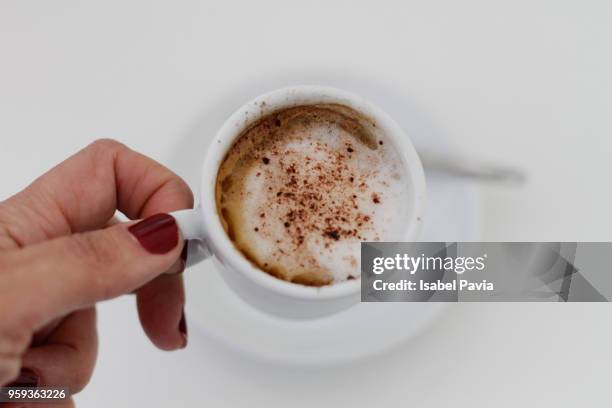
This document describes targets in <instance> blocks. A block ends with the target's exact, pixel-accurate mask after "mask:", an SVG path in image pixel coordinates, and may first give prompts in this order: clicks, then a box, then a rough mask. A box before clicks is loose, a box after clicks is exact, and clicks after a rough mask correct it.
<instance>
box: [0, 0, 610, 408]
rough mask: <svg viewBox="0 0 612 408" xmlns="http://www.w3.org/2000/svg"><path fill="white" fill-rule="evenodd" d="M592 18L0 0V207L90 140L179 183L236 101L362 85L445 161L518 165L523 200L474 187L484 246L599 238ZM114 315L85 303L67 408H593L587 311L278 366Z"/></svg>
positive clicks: (598, 78)
mask: <svg viewBox="0 0 612 408" xmlns="http://www.w3.org/2000/svg"><path fill="white" fill-rule="evenodd" d="M611 21H612V3H610V2H609V1H607V0H602V1H596V0H592V1H584V2H577V1H559V0H557V1H552V0H551V1H542V0H529V1H527V0H517V1H512V2H492V1H484V0H483V1H475V0H464V1H450V0H434V1H431V0H428V1H412V2H411V1H397V2H392V1H368V2H357V1H308V2H306V1H304V2H297V1H293V2H290V1H268V0H259V1H252V2H251V1H242V2H231V1H221V0H213V1H195V0H182V1H172V2H170V1H144V0H143V1H131V0H120V1H119V0H112V1H100V2H92V1H77V0H74V1H68V0H55V1H45V0H40V1H30V0H0V171H1V172H2V174H3V176H2V182H1V183H0V199H1V198H5V197H7V196H9V195H10V194H12V193H14V192H16V191H17V190H19V189H20V188H22V187H24V186H25V185H27V184H28V183H29V182H30V181H31V180H32V179H33V178H34V177H36V176H37V175H38V174H40V173H41V172H43V171H44V170H46V169H48V168H49V167H50V166H52V165H53V164H54V163H57V162H58V161H60V160H62V159H63V158H65V157H66V156H67V155H69V154H70V153H72V152H74V151H76V150H77V149H79V148H81V147H82V146H84V145H86V144H87V143H88V142H90V141H92V140H94V139H96V138H100V137H113V138H116V139H119V140H121V141H123V142H125V143H127V144H128V145H130V146H131V147H133V148H135V149H137V150H140V151H142V152H144V153H145V154H148V155H150V156H152V157H154V158H156V159H158V160H160V161H162V162H164V163H166V164H170V165H174V167H175V168H176V170H177V171H178V172H179V173H181V174H184V173H185V172H187V167H185V166H187V165H185V166H182V165H181V164H180V163H177V162H176V161H173V160H175V158H174V156H173V155H176V151H177V150H176V149H177V146H178V145H179V144H180V143H181V141H182V143H184V142H185V140H187V138H188V137H190V135H193V134H194V132H196V133H197V131H198V130H199V129H206V131H212V129H215V128H216V127H217V126H218V125H219V122H218V121H219V120H221V119H222V118H223V117H224V116H225V115H227V114H229V113H230V111H231V109H229V106H232V104H234V103H240V102H244V98H245V95H246V96H247V97H249V96H255V95H256V94H258V93H260V92H262V91H266V90H269V89H268V88H267V87H264V84H269V83H274V84H278V85H282V84H285V83H290V82H296V81H298V82H307V83H308V82H309V83H313V82H324V81H329V78H335V79H334V81H335V83H336V84H340V85H342V86H343V87H344V88H346V89H348V90H351V89H356V88H360V87H362V86H363V85H362V83H363V82H368V83H369V84H371V88H372V89H373V90H374V91H373V92H372V93H371V95H367V96H368V97H370V98H371V99H373V100H374V102H377V103H379V104H380V105H381V106H382V107H383V108H388V109H389V107H391V106H393V108H390V113H391V114H392V115H393V116H396V117H397V116H398V115H399V116H402V115H411V117H408V118H406V117H403V120H404V121H412V120H414V122H415V123H427V124H428V125H427V128H428V129H436V132H437V133H438V134H439V135H443V137H445V138H447V139H449V140H451V141H452V142H453V145H454V146H455V147H456V149H457V151H459V152H462V153H464V154H471V155H473V156H476V157H485V158H489V159H491V160H493V161H503V162H507V163H514V164H517V165H519V166H520V167H522V168H524V169H525V170H526V171H527V172H528V174H529V176H530V178H529V183H528V184H527V185H526V186H525V187H523V188H518V189H517V188H513V189H508V188H502V187H495V186H490V187H486V188H485V189H484V192H483V195H484V200H485V201H484V223H483V231H482V235H483V238H484V239H485V240H551V241H576V240H593V241H598V240H601V241H606V240H608V241H609V240H611V238H612V233H611V231H610V227H611V226H612V222H611V221H612V216H611V215H610V207H611V205H610V204H611V201H612V200H611V199H612V194H611V188H610V181H609V175H610V174H611V170H612V120H611V118H612V102H611V99H610V95H611V94H612V79H611V78H612V75H611V74H610V73H611V72H612V52H611V50H612V24H611V23H610V22H611ZM324 78H326V79H325V80H324ZM376 90H383V91H380V92H376ZM384 90H388V92H386V91H384ZM385 95H387V96H385ZM388 95H402V97H403V98H404V99H403V100H407V101H410V106H409V107H408V106H407V108H406V111H403V110H402V109H401V108H400V107H398V106H397V104H393V103H391V102H390V101H389V100H388V97H389V96H388ZM236 106H237V105H236ZM234 107H235V106H234ZM417 128H418V127H417ZM430 133H432V132H431V131H430ZM198 154H199V153H198ZM198 154H196V153H194V154H192V155H190V157H187V158H186V159H185V162H189V163H191V162H193V161H194V160H197V157H198ZM194 165H195V164H194ZM189 181H190V182H191V183H193V182H194V180H189ZM133 302H134V300H133V298H131V297H125V298H122V299H118V300H115V301H111V302H107V303H105V304H103V305H100V307H99V312H100V316H99V320H100V324H99V326H100V333H101V346H100V356H99V361H98V368H97V371H96V373H95V375H94V377H93V379H92V382H91V385H90V386H89V387H88V388H87V389H86V390H85V391H84V392H83V393H82V394H80V395H79V396H78V397H77V403H78V404H79V405H80V406H86V407H107V406H150V407H158V406H159V407H165V406H188V405H189V406H194V405H196V404H197V405H198V406H200V405H201V406H206V407H218V406H249V407H252V406H266V407H275V406H279V407H284V406H287V405H289V404H290V405H291V406H293V407H312V406H318V405H320V404H324V405H326V406H327V405H329V406H331V405H338V406H355V407H357V406H364V407H365V406H371V405H373V404H377V405H380V406H384V405H389V406H391V405H398V404H401V405H406V404H408V403H410V404H411V406H416V407H438V406H451V405H452V406H456V407H490V406H497V407H516V406H555V407H573V406H577V405H580V406H585V405H586V406H609V405H610V404H611V403H612V389H611V388H610V386H609V384H608V383H609V381H608V377H609V369H608V363H609V360H610V358H611V357H612V353H610V344H612V330H611V329H610V326H611V324H612V322H611V320H612V319H610V314H611V308H610V306H609V305H607V304H593V305H587V304H569V305H562V304H459V305H453V307H451V310H450V312H449V313H448V314H447V315H446V316H445V317H443V318H442V319H441V320H440V321H439V322H438V323H436V324H435V325H434V326H433V327H432V328H431V329H430V330H428V331H427V332H426V333H424V334H423V335H421V336H420V337H418V338H417V339H416V340H415V341H413V342H411V343H409V344H406V345H405V347H403V348H402V349H400V350H396V351H394V352H393V353H392V354H388V355H386V356H382V357H379V358H377V359H376V360H374V361H365V362H358V363H355V364H351V365H347V366H341V367H332V368H324V369H296V368H288V367H276V366H271V365H267V364H264V363H259V362H255V361H252V360H250V359H248V358H245V357H243V356H240V355H236V354H232V353H231V352H229V351H227V350H226V349H225V348H224V347H222V346H220V345H218V344H215V343H213V342H211V341H210V340H207V339H205V338H201V337H198V336H196V335H194V336H192V338H191V339H190V340H191V343H190V347H189V348H188V349H187V350H185V351H180V352H173V353H164V352H161V351H158V350H156V349H155V348H154V347H153V346H151V345H150V344H149V343H148V341H147V340H146V338H145V336H144V335H143V334H142V332H141V330H140V328H139V326H138V321H137V317H136V312H135V308H134V307H133ZM0 312H2V313H3V312H5V311H0ZM364 346H365V347H367V345H364Z"/></svg>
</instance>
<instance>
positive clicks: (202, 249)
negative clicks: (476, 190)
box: [172, 86, 425, 318]
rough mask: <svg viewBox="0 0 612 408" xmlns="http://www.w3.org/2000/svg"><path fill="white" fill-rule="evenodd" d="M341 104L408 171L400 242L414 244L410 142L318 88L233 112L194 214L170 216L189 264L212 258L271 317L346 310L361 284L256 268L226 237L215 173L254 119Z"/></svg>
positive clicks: (218, 138) (298, 89)
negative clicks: (292, 277)
mask: <svg viewBox="0 0 612 408" xmlns="http://www.w3.org/2000/svg"><path fill="white" fill-rule="evenodd" d="M329 103H334V104H341V105H345V106H347V107H350V108H351V109H353V110H355V111H357V112H359V113H360V114H362V115H364V116H365V117H368V118H370V119H372V120H373V121H374V122H375V123H376V126H377V128H378V129H379V130H381V132H382V133H383V134H384V135H385V140H386V141H388V142H390V143H391V144H392V145H393V147H395V149H396V150H397V151H398V153H399V155H400V157H401V159H402V161H403V163H404V165H405V166H406V169H407V174H408V176H409V182H408V183H407V185H408V188H410V189H411V191H409V193H410V194H409V196H410V197H411V201H410V202H407V203H405V205H406V206H407V207H408V212H409V216H408V222H407V225H406V230H405V232H404V234H403V240H404V241H414V240H416V238H417V236H418V233H419V231H420V227H421V223H422V218H423V211H424V205H425V176H424V173H423V167H422V165H421V161H420V159H419V157H418V155H417V153H416V151H415V149H414V146H413V145H412V143H411V141H410V139H409V138H408V137H407V136H406V135H405V134H404V132H403V131H402V129H401V128H400V127H399V125H398V124H397V123H395V122H394V121H393V120H392V119H391V118H390V117H389V116H387V115H386V114H385V113H384V112H383V111H381V110H380V109H378V108H377V107H375V106H373V105H372V104H370V103H368V102H366V101H364V100H362V99H361V98H359V97H358V96H355V95H352V94H350V93H347V92H344V91H341V90H338V89H334V88H329V87H323V86H292V87H287V88H283V89H279V90H276V91H273V92H270V93H267V94H265V95H262V96H259V97H257V98H255V99H253V100H252V101H250V102H248V103H247V104H245V105H244V106H242V107H241V108H240V109H238V110H237V111H236V112H235V113H234V114H233V115H232V116H230V118H229V119H228V120H227V121H226V122H225V123H224V124H223V126H221V129H219V131H218V132H217V134H216V135H215V137H214V139H213V141H212V143H211V145H210V148H209V149H208V151H207V152H206V157H205V159H204V166H203V168H202V182H201V190H200V203H199V206H198V208H196V209H193V210H184V211H177V212H174V213H172V215H173V216H174V217H175V218H176V220H177V223H178V225H179V229H180V230H181V233H182V235H183V238H185V239H189V240H194V241H190V243H189V256H188V259H189V260H188V264H192V263H193V262H194V261H195V262H197V261H199V260H201V259H205V258H207V257H212V259H213V260H214V262H215V263H217V264H218V266H219V269H220V271H221V275H222V277H223V279H224V280H225V282H226V283H227V284H228V285H229V286H230V287H231V288H232V289H233V290H234V291H235V292H236V293H237V294H238V295H239V296H240V297H242V298H243V299H244V300H245V301H246V302H248V303H249V304H251V305H253V306H255V307H256V308H258V309H260V310H263V311H265V312H268V313H270V314H273V315H277V316H283V317H291V318H311V317H318V316H324V315H329V314H332V313H335V312H338V311H340V310H343V309H346V308H348V307H350V306H352V305H354V304H356V303H358V302H359V300H360V289H361V281H360V280H359V279H357V280H349V281H346V282H340V283H336V284H332V285H329V286H323V287H310V286H304V285H300V284H296V283H290V282H286V281H283V280H281V279H278V278H275V277H273V276H272V275H269V274H268V273H266V272H264V271H262V270H260V269H258V268H257V267H256V266H255V265H253V264H252V263H251V262H249V261H248V260H247V259H246V258H245V257H244V256H243V255H242V253H241V252H240V251H239V250H238V249H236V247H235V246H234V245H233V243H232V241H231V240H230V239H229V237H228V235H227V234H226V232H225V230H224V229H223V226H222V224H221V220H220V218H219V215H218V212H217V208H216V202H215V184H216V178H217V172H218V170H219V167H220V165H221V163H222V161H223V159H224V157H225V154H226V153H227V151H228V150H229V149H230V147H231V146H232V144H233V142H234V141H235V140H236V138H237V137H238V136H239V135H240V134H241V132H242V131H243V130H244V129H245V128H246V127H248V126H249V125H251V124H252V123H254V122H255V121H257V120H258V119H259V118H261V117H263V116H265V115H267V114H269V113H271V112H274V111H277V110H279V109H284V108H289V107H294V106H299V105H313V104H329Z"/></svg>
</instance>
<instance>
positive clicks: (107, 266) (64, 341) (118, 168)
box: [0, 140, 193, 405]
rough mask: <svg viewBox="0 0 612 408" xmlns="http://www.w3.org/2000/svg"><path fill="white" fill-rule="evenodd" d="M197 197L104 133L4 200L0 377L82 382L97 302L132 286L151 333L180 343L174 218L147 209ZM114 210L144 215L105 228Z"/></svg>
mask: <svg viewBox="0 0 612 408" xmlns="http://www.w3.org/2000/svg"><path fill="white" fill-rule="evenodd" d="M192 206H193V196H192V193H191V191H190V190H189V187H188V186H187V184H185V182H183V181H182V180H181V179H180V178H179V177H178V176H177V175H175V174H174V173H172V172H171V171H170V170H168V169H167V168H165V167H163V166H162V165H160V164H158V163H156V162H155V161H153V160H151V159H149V158H147V157H145V156H143V155H141V154H139V153H137V152H135V151H133V150H130V149H129V148H127V147H125V146H124V145H122V144H120V143H118V142H115V141H111V140H100V141H97V142H95V143H93V144H91V145H90V146H88V147H86V148H85V149H84V150H82V151H80V152H79V153H77V154H76V155H74V156H72V157H70V158H69V159H67V160H66V161H64V162H63V163H61V164H59V165H58V166H57V167H55V168H53V169H52V170H50V171H49V172H48V173H46V174H44V175H43V176H41V177H40V178H39V179H37V180H36V181H34V182H33V183H32V184H31V185H30V186H29V187H28V188H26V189H25V190H24V191H22V192H20V193H18V194H17V195H15V196H13V197H11V198H9V199H8V200H6V201H3V202H0V386H1V385H5V384H8V383H11V382H12V384H13V385H15V386H17V385H22V386H25V385H29V386H35V385H38V386H46V387H54V386H57V387H60V386H61V387H68V388H69V389H70V391H71V392H72V393H74V392H78V391H80V390H81V389H82V388H83V387H84V386H85V385H86V384H87V382H88V381H89V378H90V376H91V373H92V370H93V367H94V363H95V359H96V352H97V334H96V322H95V320H96V316H95V315H96V312H95V308H94V305H95V303H96V302H98V301H101V300H105V299H110V298H114V297H117V296H119V295H122V294H125V293H130V292H133V291H136V295H137V304H138V313H139V316H140V321H141V323H142V326H143V328H144V331H145V332H146V334H147V335H148V336H149V338H150V339H151V341H152V342H153V343H154V344H155V345H157V346H158V347H159V348H161V349H164V350H174V349H178V348H183V347H185V345H186V343H187V330H186V326H185V318H184V313H183V305H184V291H183V283H182V275H181V274H180V272H182V270H183V269H184V266H185V259H184V254H183V255H182V256H181V250H182V249H183V242H182V240H181V239H180V237H179V232H178V228H177V226H176V223H175V222H174V219H173V218H172V217H170V216H168V215H157V216H153V217H151V216H152V215H154V214H163V213H167V212H170V211H174V210H179V209H184V208H191V207H192ZM115 210H119V211H121V212H122V213H124V214H125V215H127V216H128V217H129V218H130V219H134V220H135V219H141V218H145V220H144V221H141V222H139V223H130V224H129V225H125V224H117V223H115V225H112V226H109V225H110V224H112V220H113V214H114V213H115ZM147 217H151V218H147ZM126 363H127V362H126ZM68 404H70V405H71V404H72V402H71V401H69V402H68Z"/></svg>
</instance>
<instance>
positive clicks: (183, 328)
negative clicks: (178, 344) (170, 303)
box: [178, 309, 187, 348]
mask: <svg viewBox="0 0 612 408" xmlns="http://www.w3.org/2000/svg"><path fill="white" fill-rule="evenodd" d="M178 329H179V332H181V334H182V335H183V340H184V343H183V348H185V347H186V346H187V321H186V320H185V309H183V312H182V315H181V320H180V321H179V326H178Z"/></svg>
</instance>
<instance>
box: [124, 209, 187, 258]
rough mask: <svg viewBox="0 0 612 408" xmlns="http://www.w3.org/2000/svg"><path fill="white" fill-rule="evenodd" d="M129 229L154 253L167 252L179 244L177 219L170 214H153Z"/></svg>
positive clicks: (144, 246) (145, 247) (141, 243)
mask: <svg viewBox="0 0 612 408" xmlns="http://www.w3.org/2000/svg"><path fill="white" fill-rule="evenodd" d="M128 230H129V231H130V233H132V235H134V236H135V237H136V239H137V240H138V242H140V245H142V246H143V248H144V249H146V250H147V251H148V252H150V253H152V254H165V253H167V252H170V251H171V250H172V249H173V248H174V247H176V245H177V244H178V227H177V225H176V220H175V219H174V217H172V216H171V215H168V214H156V215H152V216H150V217H149V218H145V219H144V220H142V221H140V222H139V223H137V224H134V225H132V226H131V227H129V228H128Z"/></svg>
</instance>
